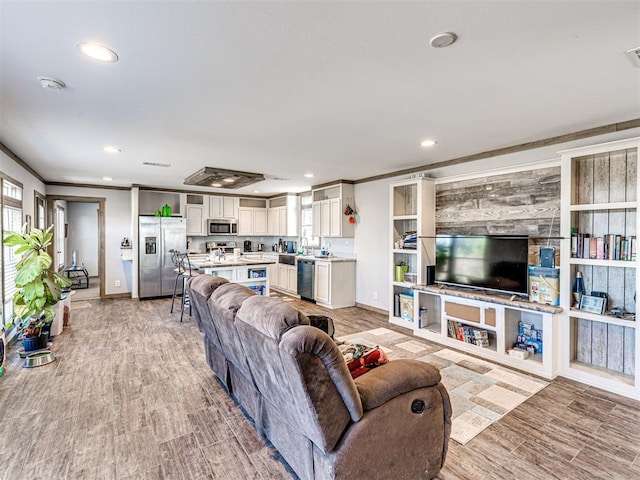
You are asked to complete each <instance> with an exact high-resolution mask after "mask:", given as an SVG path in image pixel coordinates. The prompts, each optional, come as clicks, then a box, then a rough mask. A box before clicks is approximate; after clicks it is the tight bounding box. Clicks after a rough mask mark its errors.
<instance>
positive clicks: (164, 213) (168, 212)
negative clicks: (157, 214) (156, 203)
mask: <svg viewBox="0 0 640 480" xmlns="http://www.w3.org/2000/svg"><path fill="white" fill-rule="evenodd" d="M162 216H163V217H170V216H171V207H170V206H169V204H167V203H165V204H164V206H163V207H162Z"/></svg>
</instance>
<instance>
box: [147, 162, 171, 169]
mask: <svg viewBox="0 0 640 480" xmlns="http://www.w3.org/2000/svg"><path fill="white" fill-rule="evenodd" d="M142 164H143V165H147V166H149V167H165V168H168V167H170V166H171V164H170V163H157V162H142Z"/></svg>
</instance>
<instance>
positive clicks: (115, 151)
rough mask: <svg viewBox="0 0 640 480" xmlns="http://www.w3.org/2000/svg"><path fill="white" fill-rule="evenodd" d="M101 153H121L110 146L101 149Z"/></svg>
mask: <svg viewBox="0 0 640 480" xmlns="http://www.w3.org/2000/svg"><path fill="white" fill-rule="evenodd" d="M102 151H103V152H105V153H120V152H121V151H122V149H120V148H118V147H113V146H111V145H107V146H106V147H104V148H103V149H102Z"/></svg>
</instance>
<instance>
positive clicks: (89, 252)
mask: <svg viewBox="0 0 640 480" xmlns="http://www.w3.org/2000/svg"><path fill="white" fill-rule="evenodd" d="M105 201H106V199H105V198H103V197H75V196H69V195H48V196H47V216H48V223H49V224H50V225H51V224H53V225H54V244H53V251H52V252H51V253H52V256H53V258H54V259H55V262H56V264H57V266H58V269H61V268H62V269H64V268H65V267H66V266H70V265H71V264H72V263H73V262H74V260H75V262H76V263H77V264H78V266H79V265H80V264H84V267H85V268H87V272H88V275H91V277H93V276H94V275H95V274H97V275H96V276H95V277H94V282H93V283H94V284H95V280H96V278H97V281H98V283H99V289H98V290H97V291H96V290H93V289H91V284H89V287H90V288H89V289H86V290H83V289H78V290H76V293H77V294H75V295H74V296H73V297H75V299H78V300H79V299H80V297H83V298H85V297H86V298H91V297H95V298H97V297H98V294H99V298H104V297H105V284H104V278H105V272H104V270H105V252H104V245H105V215H104V210H105ZM74 252H76V253H75V254H74ZM61 265H62V267H61ZM91 277H89V278H91ZM94 288H95V286H94ZM90 290H91V291H90Z"/></svg>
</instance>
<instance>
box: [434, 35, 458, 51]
mask: <svg viewBox="0 0 640 480" xmlns="http://www.w3.org/2000/svg"><path fill="white" fill-rule="evenodd" d="M457 39H458V36H457V35H456V34H455V33H453V32H442V33H439V34H437V35H436V36H435V37H433V38H432V39H431V40H429V43H430V44H431V46H432V47H433V48H444V47H448V46H449V45H451V44H452V43H454V42H455V41H456V40H457Z"/></svg>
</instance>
